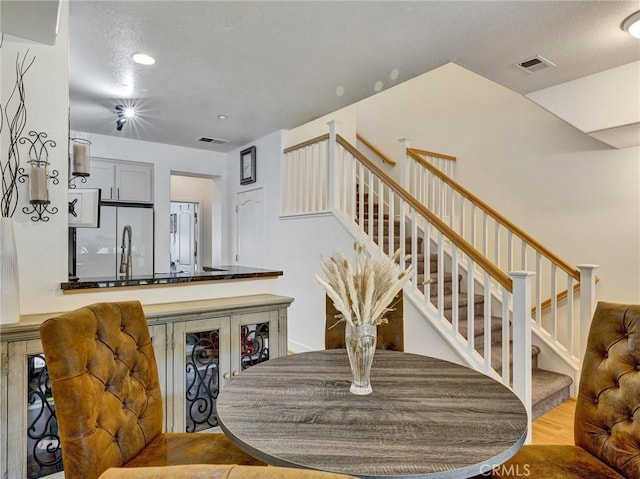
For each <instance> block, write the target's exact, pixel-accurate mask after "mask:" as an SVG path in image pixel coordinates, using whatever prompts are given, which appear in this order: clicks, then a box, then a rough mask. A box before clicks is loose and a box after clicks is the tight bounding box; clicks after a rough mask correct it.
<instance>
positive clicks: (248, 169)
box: [240, 146, 256, 185]
mask: <svg viewBox="0 0 640 479" xmlns="http://www.w3.org/2000/svg"><path fill="white" fill-rule="evenodd" d="M255 181H256V147H255V146H251V147H249V148H246V149H244V150H242V151H241V152H240V184H241V185H248V184H249V183H255Z"/></svg>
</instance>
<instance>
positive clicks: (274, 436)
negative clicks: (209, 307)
mask: <svg viewBox="0 0 640 479" xmlns="http://www.w3.org/2000/svg"><path fill="white" fill-rule="evenodd" d="M350 384H351V371H350V368H349V361H348V359H347V354H346V351H345V350H341V349H338V350H325V351H312V352H306V353H300V354H293V355H289V356H284V357H280V358H276V359H271V360H269V361H266V362H264V363H262V364H259V365H256V366H253V367H251V368H249V369H246V370H245V371H243V372H242V373H241V374H239V375H238V376H236V377H235V378H234V379H233V380H232V381H231V382H230V383H229V384H227V385H226V386H225V387H224V388H223V389H222V391H221V392H220V395H219V397H218V400H217V413H218V421H219V423H220V426H221V428H222V430H223V431H224V432H225V434H226V435H227V436H228V437H229V438H230V439H231V441H233V442H234V443H235V444H236V445H237V446H239V447H240V448H241V449H243V450H244V451H246V452H248V453H249V454H251V455H253V456H254V457H256V458H258V459H260V460H262V461H264V462H266V463H268V464H272V465H277V466H288V467H298V468H307V469H317V470H323V471H331V472H337V473H342V474H349V475H353V476H358V477H363V478H386V479H390V478H416V479H417V478H429V479H435V478H466V477H473V476H476V475H479V476H480V477H482V474H485V475H487V476H490V471H491V469H493V468H494V467H498V466H499V465H500V464H502V463H503V462H504V461H506V460H507V459H509V458H510V457H511V456H513V455H514V454H515V453H516V452H517V451H518V450H519V449H520V447H521V446H522V444H523V443H524V441H525V438H526V435H527V413H526V410H525V407H524V405H523V404H522V402H521V401H520V400H519V399H518V397H517V396H516V395H515V394H514V393H513V392H512V391H511V390H510V389H509V388H507V387H505V386H504V385H502V384H500V383H499V382H497V381H495V380H494V379H492V378H490V377H488V376H486V375H484V374H482V373H480V372H477V371H474V370H472V369H469V368H467V367H464V366H460V365H458V364H454V363H452V362H449V361H444V360H442V359H437V358H431V357H427V356H421V355H417V354H409V353H401V352H395V351H384V350H378V351H376V353H375V358H374V361H373V366H372V370H371V384H372V387H373V392H372V393H371V394H369V395H367V396H356V395H354V394H351V393H350V392H349V386H350Z"/></svg>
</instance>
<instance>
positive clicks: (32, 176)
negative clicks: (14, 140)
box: [18, 131, 59, 221]
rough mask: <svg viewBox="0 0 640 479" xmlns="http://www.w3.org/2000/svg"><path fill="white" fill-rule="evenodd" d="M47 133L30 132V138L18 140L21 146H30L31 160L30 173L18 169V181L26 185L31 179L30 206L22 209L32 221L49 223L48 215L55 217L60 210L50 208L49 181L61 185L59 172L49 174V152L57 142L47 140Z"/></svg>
mask: <svg viewBox="0 0 640 479" xmlns="http://www.w3.org/2000/svg"><path fill="white" fill-rule="evenodd" d="M46 138H47V134H46V133H45V132H40V133H38V132H35V131H30V132H29V136H23V137H22V138H20V139H19V140H18V142H19V143H20V144H21V145H24V144H29V155H28V156H29V159H28V160H27V163H28V164H29V165H30V166H29V172H28V173H27V172H26V171H25V169H24V168H19V169H18V181H19V182H20V183H25V182H26V180H27V178H29V203H30V206H25V207H24V208H22V212H23V213H24V214H26V215H32V216H31V221H49V216H48V215H55V214H56V213H57V212H58V208H57V207H55V206H50V205H51V201H49V187H48V181H49V180H51V182H52V183H53V184H54V185H57V184H58V183H59V179H58V175H59V172H58V170H51V172H49V150H48V148H55V146H56V142H55V141H53V140H47V139H46Z"/></svg>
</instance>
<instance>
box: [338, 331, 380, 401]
mask: <svg viewBox="0 0 640 479" xmlns="http://www.w3.org/2000/svg"><path fill="white" fill-rule="evenodd" d="M376 342H377V327H376V326H375V325H373V324H362V325H353V326H352V325H350V324H349V323H347V325H346V328H345V343H346V345H347V355H348V356H349V365H350V366H351V378H352V379H351V388H349V391H351V392H352V393H353V394H357V395H360V396H363V395H365V394H370V393H371V391H373V389H372V388H371V364H372V363H373V355H374V353H375V351H376Z"/></svg>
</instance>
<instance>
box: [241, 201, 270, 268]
mask: <svg viewBox="0 0 640 479" xmlns="http://www.w3.org/2000/svg"><path fill="white" fill-rule="evenodd" d="M236 213H237V216H238V218H237V219H238V221H237V223H236V224H237V228H238V231H237V238H238V248H237V253H236V263H237V264H238V265H242V266H253V267H256V268H264V267H265V266H266V257H267V254H266V253H267V245H266V233H267V226H266V207H265V200H264V188H256V189H255V190H249V191H242V192H240V193H238V194H237V197H236Z"/></svg>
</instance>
